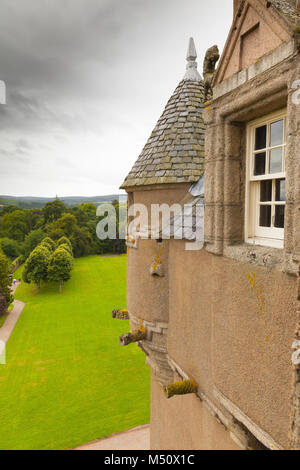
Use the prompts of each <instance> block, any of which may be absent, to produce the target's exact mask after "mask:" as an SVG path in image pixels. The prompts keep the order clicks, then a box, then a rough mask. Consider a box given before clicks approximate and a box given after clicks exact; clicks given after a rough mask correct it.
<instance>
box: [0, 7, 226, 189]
mask: <svg viewBox="0 0 300 470" xmlns="http://www.w3.org/2000/svg"><path fill="white" fill-rule="evenodd" d="M228 7H229V8H228ZM231 8H232V0H211V2H210V3H209V4H208V3H207V2H203V1H201V0H185V1H184V2H183V1H182V0H2V1H1V15H0V79H2V80H5V82H6V85H7V91H8V97H7V105H6V106H0V134H1V142H3V145H2V144H1V146H2V148H3V152H2V150H1V149H0V165H1V168H0V185H3V186H4V187H6V188H8V189H7V190H6V192H7V191H8V190H9V188H10V186H11V184H10V181H12V180H13V178H16V174H15V175H13V174H11V176H8V172H7V171H6V170H7V168H6V169H5V168H4V166H5V165H7V164H8V163H7V161H8V156H7V157H6V159H5V160H4V158H2V157H4V155H5V152H4V149H8V148H9V150H6V151H9V152H12V153H11V154H10V155H11V156H14V155H15V157H16V158H21V157H22V156H23V159H24V165H25V162H26V158H27V161H28V162H29V163H28V167H24V168H23V167H22V171H26V168H27V169H28V168H32V166H33V164H34V165H35V168H36V171H37V172H38V175H39V181H35V184H36V191H37V192H38V194H40V192H42V194H41V195H43V194H44V195H47V194H46V193H45V192H44V191H46V192H47V191H48V194H49V191H52V190H53V185H54V184H56V181H52V180H50V178H52V177H53V174H55V171H56V167H55V163H54V162H56V160H57V159H59V160H58V164H59V165H60V168H61V171H62V172H65V171H67V169H70V171H72V178H73V180H74V181H75V180H76V179H77V174H76V172H78V171H80V169H81V168H82V170H81V171H82V172H84V173H85V175H86V176H85V178H86V181H87V180H88V172H89V162H92V164H93V165H94V166H95V164H96V163H95V155H94V156H92V155H91V156H90V155H89V151H88V150H86V152H85V155H84V158H82V153H83V152H81V151H78V149H77V147H78V142H79V138H80V136H81V139H82V144H81V146H80V148H81V147H84V143H85V142H86V144H87V148H88V147H89V146H90V147H93V146H95V145H97V143H95V142H94V139H98V141H97V142H98V145H99V146H102V148H101V147H100V148H99V150H98V151H95V149H94V150H93V151H94V154H95V153H96V155H99V158H98V160H97V164H98V166H99V168H98V169H97V171H98V173H99V174H100V175H101V185H100V186H101V187H102V188H103V189H101V187H97V184H96V183H95V182H93V181H94V180H93V178H94V174H95V173H96V172H95V171H93V170H92V171H91V175H90V178H91V184H88V183H86V184H85V186H82V187H81V188H80V191H81V192H86V193H88V192H89V191H92V192H98V193H99V192H103V191H104V192H105V191H109V192H111V191H112V190H114V191H117V188H118V184H119V183H121V182H122V178H123V177H124V176H125V174H126V171H127V170H129V168H130V165H131V164H132V163H133V161H134V160H135V159H136V158H137V156H138V153H139V151H140V150H141V147H142V145H143V143H144V142H143V141H144V140H146V139H147V138H148V136H149V134H150V132H151V127H152V126H153V125H154V124H155V121H156V120H157V119H158V117H159V115H160V113H161V111H162V107H163V106H164V105H165V102H166V101H167V99H168V98H169V96H170V94H171V93H172V92H173V90H174V89H175V87H176V85H177V83H178V81H179V80H180V79H181V77H182V76H183V74H184V68H185V52H186V46H187V40H188V37H189V36H190V35H195V39H196V43H197V44H198V46H200V47H198V52H199V63H201V62H202V57H203V55H204V52H205V49H206V48H207V47H209V46H210V45H211V44H213V43H216V42H218V43H219V44H220V43H221V44H220V45H221V46H222V43H224V41H225V38H226V32H227V31H228V29H229V27H230V21H231ZM216 12H217V14H216ZM212 17H213V18H214V22H213V23H212V22H211V18H212ZM205 18H208V19H209V21H206V20H205ZM197 36H198V37H197ZM197 41H199V42H197ZM25 140H26V143H25ZM11 142H13V144H12V143H11ZM90 142H91V143H90ZM22 143H23V145H22ZM4 144H5V145H4ZM8 144H9V145H8ZM24 144H25V145H24ZM26 152H27V153H26ZM108 153H109V158H107V157H106V155H108ZM120 155H122V157H121V156H120ZM64 159H65V160H64ZM72 159H73V161H72ZM3 162H4V163H3ZM64 162H65V164H64ZM46 165H47V166H46ZM9 168H10V169H11V166H10V167H9ZM45 168H46V171H45ZM4 170H5V171H4ZM15 171H18V168H15V169H14V172H15ZM20 171H21V170H20ZM4 174H5V175H6V176H5V179H4V177H3V175H4ZM65 174H66V173H65ZM35 175H36V173H35ZM68 176H69V175H68ZM33 177H34V176H32V178H33ZM62 180H63V177H62ZM65 180H66V178H65ZM19 181H20V182H21V184H22V185H23V186H22V188H23V189H22V193H24V192H25V193H27V194H29V193H30V192H31V191H32V187H33V184H32V183H30V182H29V180H28V183H27V182H22V178H21V177H20V179H19ZM103 181H104V182H105V181H106V182H107V184H110V185H111V186H110V187H109V188H108V189H105V188H106V187H105V185H104V184H103ZM25 183H26V184H25ZM92 184H93V188H94V189H91V186H92ZM107 187H108V186H107ZM26 188H27V189H26ZM96 189H97V191H96ZM20 191H21V190H20ZM64 191H65V194H67V193H68V191H70V192H71V193H74V188H71V187H70V189H68V188H66V186H64ZM80 191H79V192H80ZM0 192H3V191H1V189H0ZM57 192H61V191H60V188H58V189H57Z"/></svg>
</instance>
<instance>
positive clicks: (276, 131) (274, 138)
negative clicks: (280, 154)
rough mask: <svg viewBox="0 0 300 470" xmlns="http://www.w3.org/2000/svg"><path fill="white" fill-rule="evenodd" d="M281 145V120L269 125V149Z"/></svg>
mask: <svg viewBox="0 0 300 470" xmlns="http://www.w3.org/2000/svg"><path fill="white" fill-rule="evenodd" d="M281 144H283V119H282V120H281V121H277V122H273V123H272V124H271V144H270V146H271V147H275V145H281Z"/></svg>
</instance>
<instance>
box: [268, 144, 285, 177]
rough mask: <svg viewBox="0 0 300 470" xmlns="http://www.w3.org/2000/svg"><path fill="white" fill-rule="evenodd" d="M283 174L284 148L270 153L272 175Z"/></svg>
mask: <svg viewBox="0 0 300 470" xmlns="http://www.w3.org/2000/svg"><path fill="white" fill-rule="evenodd" d="M281 172H282V148H280V149H276V150H271V152H270V173H281Z"/></svg>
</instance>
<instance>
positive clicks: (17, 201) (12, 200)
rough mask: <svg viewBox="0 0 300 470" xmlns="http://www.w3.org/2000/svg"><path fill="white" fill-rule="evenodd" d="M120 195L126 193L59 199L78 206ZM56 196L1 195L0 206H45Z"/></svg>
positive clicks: (96, 203) (29, 207)
mask: <svg viewBox="0 0 300 470" xmlns="http://www.w3.org/2000/svg"><path fill="white" fill-rule="evenodd" d="M119 197H121V198H122V200H124V198H125V199H126V195H121V196H120V194H110V195H108V196H93V197H83V196H70V197H60V198H59V199H60V200H61V201H63V202H64V203H65V205H66V206H68V207H73V206H77V205H78V204H82V203H88V202H92V203H93V204H95V205H99V204H103V203H105V202H111V201H113V200H114V199H118V198H119ZM54 200H55V198H50V197H49V198H48V197H30V196H28V197H18V196H0V207H1V206H8V205H15V206H19V207H20V208H22V209H33V208H41V207H44V205H45V204H47V202H50V201H54Z"/></svg>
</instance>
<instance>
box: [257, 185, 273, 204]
mask: <svg viewBox="0 0 300 470" xmlns="http://www.w3.org/2000/svg"><path fill="white" fill-rule="evenodd" d="M260 201H261V202H266V201H272V180H269V181H262V182H261V183H260Z"/></svg>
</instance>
